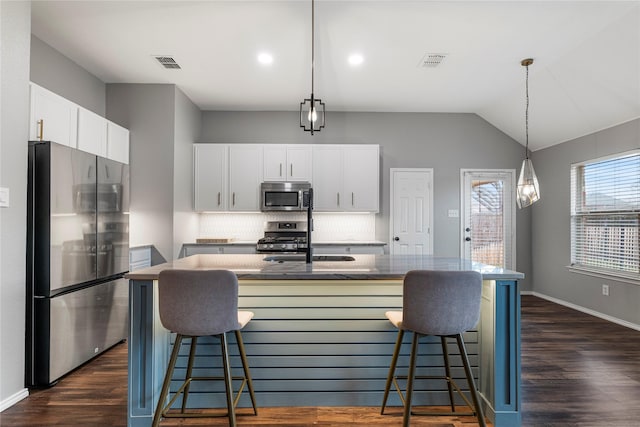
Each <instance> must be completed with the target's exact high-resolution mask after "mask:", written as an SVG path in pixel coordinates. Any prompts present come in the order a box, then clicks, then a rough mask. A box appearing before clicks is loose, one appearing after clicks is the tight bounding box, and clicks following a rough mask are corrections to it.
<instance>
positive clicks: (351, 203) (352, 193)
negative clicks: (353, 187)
mask: <svg viewBox="0 0 640 427" xmlns="http://www.w3.org/2000/svg"><path fill="white" fill-rule="evenodd" d="M351 206H353V192H351Z"/></svg>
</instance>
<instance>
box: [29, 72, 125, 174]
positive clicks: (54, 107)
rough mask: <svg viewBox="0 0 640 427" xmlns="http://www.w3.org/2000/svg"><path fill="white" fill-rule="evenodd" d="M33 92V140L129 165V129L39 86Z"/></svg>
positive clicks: (31, 136) (31, 124)
mask: <svg viewBox="0 0 640 427" xmlns="http://www.w3.org/2000/svg"><path fill="white" fill-rule="evenodd" d="M30 90H31V111H30V123H29V139H30V140H34V141H35V140H41V141H53V142H57V143H58V144H63V145H67V146H69V147H73V148H78V149H80V150H82V151H86V152H88V153H91V154H96V155H98V156H101V157H106V158H108V159H111V160H115V161H118V162H120V163H125V164H128V163H129V131H128V130H127V129H125V128H123V127H122V126H118V125H117V124H115V123H113V122H110V121H109V120H107V119H105V118H104V117H102V116H100V115H98V114H96V113H94V112H92V111H89V110H87V109H86V108H83V107H80V106H79V105H77V104H74V103H73V102H71V101H69V100H67V99H65V98H63V97H61V96H60V95H56V94H55V93H53V92H51V91H49V90H47V89H45V88H43V87H41V86H38V85H37V84H35V83H30Z"/></svg>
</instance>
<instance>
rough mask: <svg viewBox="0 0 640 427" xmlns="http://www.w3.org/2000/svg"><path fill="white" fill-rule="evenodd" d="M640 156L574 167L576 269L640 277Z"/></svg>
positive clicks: (573, 248)
mask: <svg viewBox="0 0 640 427" xmlns="http://www.w3.org/2000/svg"><path fill="white" fill-rule="evenodd" d="M639 230H640V152H638V151H634V152H631V153H627V154H624V155H621V156H618V157H613V158H605V159H598V160H594V161H591V162H585V163H580V164H575V165H572V167H571V265H572V266H574V267H578V268H586V269H590V270H596V271H602V272H606V273H612V274H620V275H622V276H631V277H633V278H640V236H639Z"/></svg>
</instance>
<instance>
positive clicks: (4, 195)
mask: <svg viewBox="0 0 640 427" xmlns="http://www.w3.org/2000/svg"><path fill="white" fill-rule="evenodd" d="M8 207H9V189H8V188H6V187H0V208H8Z"/></svg>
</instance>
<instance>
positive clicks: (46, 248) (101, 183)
mask: <svg viewBox="0 0 640 427" xmlns="http://www.w3.org/2000/svg"><path fill="white" fill-rule="evenodd" d="M28 174H29V177H28V202H27V203H28V206H27V208H28V209H27V215H28V217H27V222H28V227H27V310H26V312H27V333H26V355H27V361H26V383H27V386H29V387H39V386H51V385H53V384H55V383H56V382H57V380H58V379H59V378H60V377H62V376H63V375H65V374H66V373H68V372H70V371H71V370H73V369H75V368H76V367H78V366H79V365H81V364H83V363H85V362H86V361H88V360H90V359H91V358H93V357H94V356H96V355H98V354H100V353H102V352H103V351H104V350H106V349H108V348H109V347H111V346H113V345H114V344H116V343H118V342H120V341H122V340H124V339H125V338H126V336H127V328H128V323H129V319H128V294H129V293H128V284H127V282H126V281H125V279H123V275H124V273H126V272H127V271H128V268H129V212H128V211H129V167H128V165H125V164H121V163H118V162H115V161H113V160H109V159H105V158H102V157H99V156H95V155H93V154H89V153H86V152H83V151H80V150H76V149H74V148H70V147H67V146H64V145H60V144H56V143H54V142H47V141H30V142H29V166H28Z"/></svg>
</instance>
